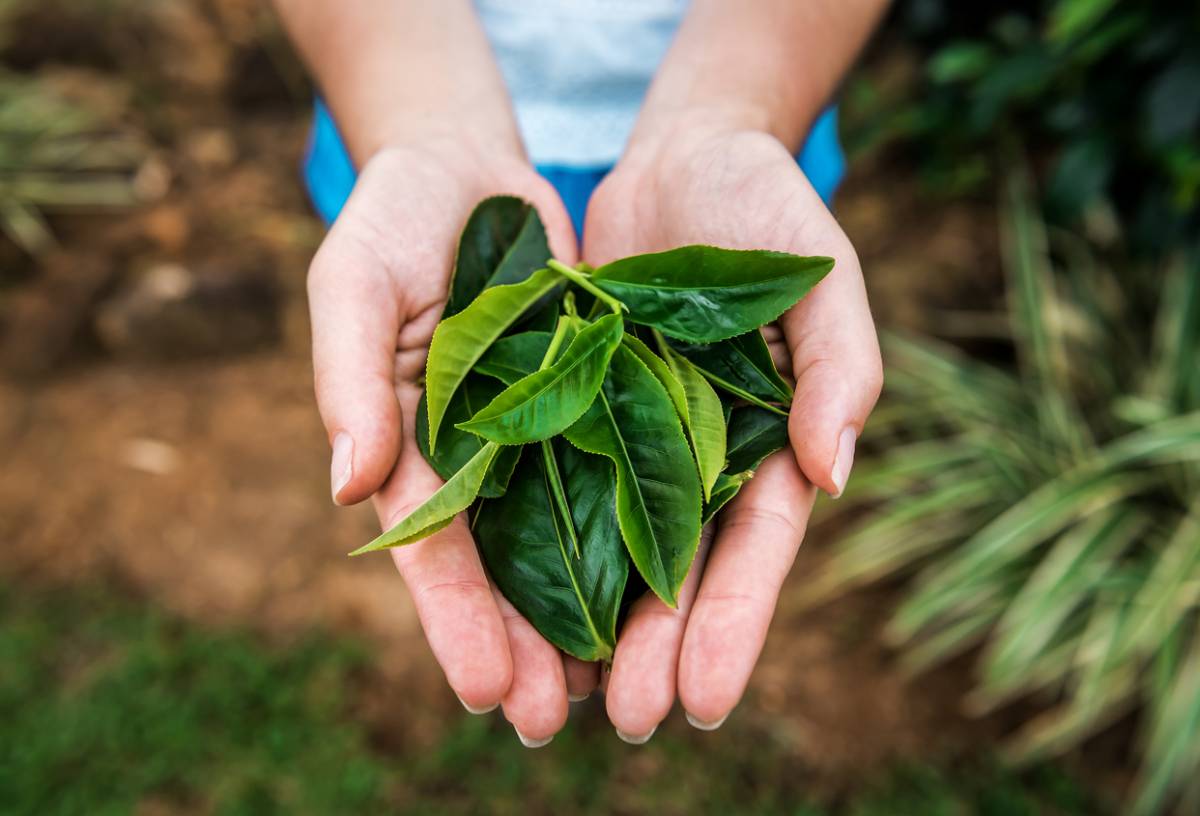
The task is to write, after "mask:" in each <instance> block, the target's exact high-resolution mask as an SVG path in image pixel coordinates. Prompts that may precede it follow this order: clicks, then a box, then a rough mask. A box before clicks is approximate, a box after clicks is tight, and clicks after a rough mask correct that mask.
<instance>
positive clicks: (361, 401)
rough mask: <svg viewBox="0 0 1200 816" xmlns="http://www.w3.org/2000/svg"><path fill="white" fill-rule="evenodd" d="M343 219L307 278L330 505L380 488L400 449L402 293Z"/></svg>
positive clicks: (357, 498) (364, 496)
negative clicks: (398, 366) (397, 381)
mask: <svg viewBox="0 0 1200 816" xmlns="http://www.w3.org/2000/svg"><path fill="white" fill-rule="evenodd" d="M348 223H349V222H347V221H346V220H344V219H343V220H339V221H338V222H336V223H335V224H334V226H333V229H332V230H331V231H330V233H329V235H328V236H327V237H326V239H325V241H324V243H322V245H321V248H320V249H319V250H318V252H317V255H316V257H315V258H314V259H313V262H312V267H311V268H310V270H309V275H308V296H309V311H310V314H311V318H312V334H313V375H314V383H315V386H316V392H317V406H318V408H319V409H320V412H321V419H322V421H323V422H324V424H325V430H326V433H327V434H328V436H329V443H330V445H331V446H332V458H331V462H330V485H331V491H332V494H333V500H334V501H335V502H336V503H338V504H353V503H355V502H359V501H362V500H363V499H365V498H367V497H368V496H370V495H371V494H372V493H374V492H375V491H376V490H378V489H379V487H380V485H382V484H383V482H384V480H385V479H386V478H387V476H388V474H389V473H390V472H391V470H392V468H393V467H394V466H395V463H396V458H397V456H398V455H399V449H400V423H401V417H400V407H399V404H398V402H397V400H396V390H395V371H396V340H397V336H398V333H399V328H400V315H401V307H402V304H401V298H402V293H400V292H398V291H397V288H396V286H395V284H394V282H393V279H392V276H391V275H389V274H388V272H387V270H386V269H385V268H384V267H383V264H382V262H381V260H380V259H379V257H378V256H377V255H376V253H374V252H371V251H370V250H369V248H368V247H367V246H366V245H365V244H363V243H361V241H360V240H358V239H357V238H355V237H353V235H352V230H351V229H349V228H347V227H346V226H345V225H347V224H348Z"/></svg>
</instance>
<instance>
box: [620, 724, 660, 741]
mask: <svg viewBox="0 0 1200 816" xmlns="http://www.w3.org/2000/svg"><path fill="white" fill-rule="evenodd" d="M657 730H658V726H657V725H656V726H654V727H653V728H651V729H650V731H649V733H646V734H626V733H625V732H624V731H622V730H621V729H620V728H618V729H617V736H618V737H620V738H621V741H622V742H628V743H629V744H630V745H645V744H646V743H647V742H649V741H650V738H651V737H653V736H654V732H655V731H657Z"/></svg>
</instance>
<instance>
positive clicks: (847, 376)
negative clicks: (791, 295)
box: [780, 185, 883, 496]
mask: <svg viewBox="0 0 1200 816" xmlns="http://www.w3.org/2000/svg"><path fill="white" fill-rule="evenodd" d="M806 190H807V194H808V195H810V196H811V197H812V198H813V199H814V200H813V201H810V202H807V204H805V205H802V206H800V208H799V209H800V210H801V211H804V212H806V213H808V216H807V217H806V218H805V220H804V222H803V223H802V224H801V225H800V227H799V228H798V229H797V230H796V232H795V235H794V238H793V242H794V243H793V245H792V246H791V251H792V252H798V253H801V254H805V255H828V256H830V257H832V258H833V259H834V267H833V271H832V272H830V273H829V275H827V276H826V278H825V280H823V281H821V283H820V284H818V285H817V286H816V288H814V289H813V290H812V292H810V293H809V294H808V296H807V297H806V298H804V299H803V300H802V301H800V302H799V303H798V304H797V305H796V306H794V307H793V308H792V309H791V310H789V311H788V312H786V313H785V314H784V315H783V317H782V318H781V319H780V324H781V326H782V327H783V331H784V334H785V336H786V339H787V344H788V349H789V352H790V355H791V364H792V373H793V375H794V376H795V378H796V394H795V397H794V398H793V400H792V408H791V412H790V419H789V422H788V431H789V436H790V437H791V442H792V448H793V450H794V451H795V454H796V461H797V462H799V464H800V469H801V470H803V471H804V475H805V476H807V477H808V478H809V480H810V481H812V482H813V483H814V484H816V485H817V486H818V487H820V488H822V489H824V490H825V491H827V492H828V493H829V494H830V495H832V496H839V495H841V492H842V490H844V489H845V487H846V481H847V479H849V477H850V468H851V466H852V465H853V463H854V447H855V442H856V440H857V439H858V435H859V434H860V433H861V432H862V428H863V425H864V424H865V423H866V421H867V415H868V414H870V413H871V409H872V408H873V407H874V406H875V401H876V400H877V399H878V398H879V391H880V388H881V387H882V385H883V366H882V363H881V361H880V357H879V342H878V340H877V339H876V336H875V324H874V321H872V319H871V310H870V307H869V306H868V304H867V291H866V287H865V286H864V285H863V278H862V271H861V269H860V267H859V263H858V256H857V255H856V254H855V252H854V248H853V247H852V246H851V245H850V241H849V240H848V239H847V238H846V236H845V234H844V233H843V232H842V230H841V228H840V227H839V226H838V224H837V221H835V220H834V218H833V216H832V215H831V214H830V213H829V211H828V210H826V209H825V207H824V205H822V204H821V202H820V200H819V199H817V198H816V193H815V192H812V190H811V188H808V187H807V185H806Z"/></svg>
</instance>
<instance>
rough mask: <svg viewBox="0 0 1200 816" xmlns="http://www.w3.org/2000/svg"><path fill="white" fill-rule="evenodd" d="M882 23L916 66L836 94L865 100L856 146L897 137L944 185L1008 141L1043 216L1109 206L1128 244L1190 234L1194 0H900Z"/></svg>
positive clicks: (1199, 197)
mask: <svg viewBox="0 0 1200 816" xmlns="http://www.w3.org/2000/svg"><path fill="white" fill-rule="evenodd" d="M888 30H889V32H890V33H891V34H892V35H894V38H895V39H897V40H899V41H901V42H903V43H905V44H907V45H909V46H915V47H916V48H917V49H918V50H919V52H920V56H921V58H922V61H923V67H922V70H921V72H920V76H919V78H918V79H917V81H916V82H915V83H911V86H910V87H909V88H908V93H902V94H895V93H893V92H888V93H886V94H884V93H882V92H881V91H880V90H879V89H878V88H872V85H871V83H870V82H867V84H862V83H860V84H859V85H858V86H857V93H854V92H852V93H851V94H850V100H849V101H850V103H851V104H850V107H851V109H852V112H853V110H854V108H855V104H854V103H855V100H856V99H857V101H858V103H859V104H858V107H859V108H860V109H861V108H863V106H864V103H865V106H866V108H868V109H869V110H870V113H866V114H865V120H866V121H865V122H862V127H860V128H859V133H858V139H859V144H860V145H861V144H862V143H863V139H867V140H870V141H873V142H877V141H881V142H883V143H888V144H902V145H906V146H908V147H909V148H910V149H911V150H912V151H913V153H914V154H915V155H916V156H917V157H918V159H919V162H920V165H921V167H922V168H923V170H924V174H925V177H926V179H927V180H929V181H931V182H932V183H933V185H934V186H935V187H937V188H940V189H943V190H946V191H949V192H952V193H958V192H962V191H963V190H964V189H977V188H979V187H980V186H982V185H983V184H984V183H985V182H986V181H988V180H989V179H992V178H995V177H996V176H998V175H1002V173H1003V169H1004V168H1003V163H1002V162H1001V161H998V160H997V158H998V157H1002V156H1003V155H1005V154H1004V151H1003V150H998V149H997V148H1003V147H1005V146H1006V145H1009V144H1011V143H1013V142H1014V141H1019V142H1021V143H1023V144H1024V145H1026V146H1027V147H1028V148H1030V149H1031V150H1033V151H1034V155H1035V156H1036V157H1037V158H1038V159H1039V161H1043V162H1044V165H1045V177H1046V178H1047V179H1048V181H1047V184H1046V187H1045V190H1046V196H1045V199H1046V200H1045V204H1046V207H1047V211H1048V213H1049V215H1050V216H1051V219H1052V220H1053V221H1056V222H1059V223H1073V222H1076V221H1077V220H1079V219H1080V218H1081V217H1083V216H1084V215H1086V214H1088V213H1093V214H1095V213H1097V212H1100V213H1110V214H1112V215H1114V216H1115V218H1107V219H1104V220H1106V221H1108V222H1109V223H1116V224H1120V225H1121V226H1122V228H1123V229H1124V231H1125V233H1126V234H1127V235H1128V236H1129V237H1130V238H1131V239H1132V243H1133V245H1134V247H1135V248H1136V249H1137V250H1138V251H1139V252H1151V253H1157V252H1161V251H1164V250H1166V249H1168V248H1170V247H1172V246H1175V245H1177V244H1178V243H1179V242H1180V241H1182V240H1185V239H1186V237H1187V236H1188V235H1191V234H1195V232H1196V229H1197V227H1198V226H1200V206H1198V205H1200V138H1198V135H1197V134H1198V133H1200V94H1198V93H1197V92H1196V88H1197V87H1200V50H1198V49H1197V48H1196V43H1197V42H1200V14H1197V12H1196V8H1195V5H1194V4H1192V3H1181V2H1173V1H1172V0H1145V2H1139V3H1118V2H1116V0H1041V1H1040V2H1028V1H1027V2H1019V3H1001V2H982V3H953V2H950V0H908V2H906V3H902V4H900V5H899V6H898V7H897V9H896V12H895V14H894V16H893V19H892V21H891V25H890V27H889V29H888ZM868 76H869V75H868ZM877 79H879V80H881V81H890V80H891V78H890V77H877ZM875 84H878V83H875ZM871 98H875V99H877V101H869V100H870V99H871Z"/></svg>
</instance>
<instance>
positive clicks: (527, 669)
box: [495, 590, 567, 748]
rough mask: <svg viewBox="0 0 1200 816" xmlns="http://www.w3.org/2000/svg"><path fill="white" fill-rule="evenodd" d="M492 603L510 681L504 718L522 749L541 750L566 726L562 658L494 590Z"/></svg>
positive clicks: (565, 693) (565, 685)
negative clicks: (503, 634) (503, 636)
mask: <svg viewBox="0 0 1200 816" xmlns="http://www.w3.org/2000/svg"><path fill="white" fill-rule="evenodd" d="M495 595H496V603H497V604H498V605H499V607H500V612H501V615H502V616H503V618H504V625H505V627H506V629H507V630H508V643H509V648H510V649H511V651H512V659H513V681H512V686H511V687H510V688H509V690H508V693H507V694H506V695H505V696H504V700H503V702H502V706H503V708H504V717H505V719H507V720H508V721H509V722H510V723H512V727H513V729H514V730H515V731H516V732H517V738H518V739H520V740H521V744H522V745H524V746H525V747H526V748H541V747H542V746H543V745H545V744H546V743H548V742H550V740H552V739H554V735H555V734H557V733H558V732H559V730H560V729H561V728H562V727H563V725H565V724H566V722H567V682H566V678H565V677H564V676H563V663H562V657H561V655H560V654H559V651H558V649H556V648H554V646H552V645H550V643H548V642H547V641H546V639H545V638H543V637H542V636H541V635H539V634H538V632H537V630H536V629H534V628H533V626H532V624H530V623H529V621H527V620H525V618H524V617H522V616H521V614H520V613H519V612H517V610H516V609H514V608H513V606H512V604H510V603H509V602H508V601H507V600H506V599H505V598H504V596H503V595H501V594H500V592H499V591H498V590H497V591H496V593H495Z"/></svg>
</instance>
